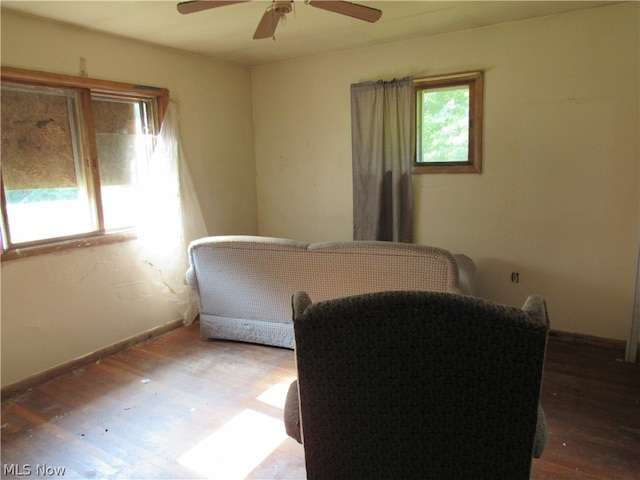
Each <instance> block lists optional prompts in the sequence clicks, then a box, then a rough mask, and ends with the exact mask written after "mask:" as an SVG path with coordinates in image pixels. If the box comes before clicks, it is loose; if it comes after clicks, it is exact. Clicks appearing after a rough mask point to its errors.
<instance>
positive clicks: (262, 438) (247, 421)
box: [178, 410, 287, 480]
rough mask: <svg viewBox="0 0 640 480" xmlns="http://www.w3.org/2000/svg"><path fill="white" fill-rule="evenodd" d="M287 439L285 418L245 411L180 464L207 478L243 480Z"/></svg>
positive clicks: (188, 454)
mask: <svg viewBox="0 0 640 480" xmlns="http://www.w3.org/2000/svg"><path fill="white" fill-rule="evenodd" d="M286 438H287V435H286V433H285V431H284V427H283V424H282V421H281V420H276V419H275V418H273V417H270V416H268V415H264V414H262V413H259V412H256V411H255V410H244V411H243V412H241V413H240V414H239V415H238V416H237V417H235V418H234V419H233V420H231V421H230V422H229V423H227V424H225V425H224V426H223V427H221V428H220V429H219V430H218V431H216V432H215V433H214V434H212V435H210V436H209V437H207V438H205V439H204V440H203V441H202V442H200V443H199V444H198V445H196V446H195V447H193V448H192V449H191V450H189V451H188V452H187V453H185V454H184V455H182V456H181V457H180V458H178V463H180V464H182V465H184V466H185V467H187V468H189V469H190V470H192V471H194V472H196V473H198V474H200V475H202V476H204V477H206V478H211V479H213V478H215V479H222V478H224V479H225V480H241V479H244V478H246V476H247V475H248V474H249V473H251V471H252V470H253V469H254V468H255V467H256V466H258V465H259V464H260V463H261V462H262V461H263V460H264V459H265V458H267V456H269V454H270V453H271V452H272V451H273V450H275V449H276V448H277V447H278V445H280V443H282V442H283V441H284V440H285V439H286Z"/></svg>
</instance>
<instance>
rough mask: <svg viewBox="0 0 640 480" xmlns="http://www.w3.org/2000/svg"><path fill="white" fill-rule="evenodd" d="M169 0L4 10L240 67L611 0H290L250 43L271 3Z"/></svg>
mask: <svg viewBox="0 0 640 480" xmlns="http://www.w3.org/2000/svg"><path fill="white" fill-rule="evenodd" d="M176 3H177V2H175V1H166V0H162V1H148V0H147V1H122V0H120V1H108V2H105V1H93V0H91V1H88V0H82V1H5V0H2V2H1V5H2V8H3V9H9V10H12V11H15V12H21V13H24V14H28V15H33V16H38V17H44V18H47V19H51V20H55V21H59V22H64V23H68V24H72V25H77V26H82V27H83V28H88V29H91V30H97V31H100V32H106V33H109V34H114V35H118V36H123V37H128V38H132V39H136V40H141V41H144V42H149V43H153V44H157V45H162V46H166V47H171V48H177V49H180V50H185V51H189V52H193V53H197V54H201V55H206V56H210V57H214V58H217V59H221V60H227V61H230V62H234V63H240V64H245V65H262V64H267V63H273V62H280V61H284V60H291V59H295V58H302V57H309V56H317V55H323V54H328V53H332V52H338V51H344V50H352V49H357V48H363V47H369V46H373V45H380V44H384V43H392V42H398V41H403V40H409V39H412V38H418V37H426V36H431V35H438V34H442V33H447V32H452V31H458V30H467V29H470V28H477V27H483V26H487V25H492V24H497V23H503V22H511V21H517V20H524V19H528V18H535V17H541V16H547V15H554V14H558V13H562V12H567V11H571V10H579V9H585V8H594V7H600V6H603V5H609V4H613V3H620V2H613V1H553V2H547V1H496V2H487V1H479V0H476V1H421V0H414V1H398V0H396V1H366V0H365V1H358V0H355V3H360V4H363V5H367V6H370V7H374V8H377V9H380V10H382V12H383V15H382V18H381V19H380V20H379V21H378V22H377V23H367V22H363V21H360V20H356V19H353V18H350V17H346V16H344V15H339V14H336V13H331V12H327V11H325V10H321V9H318V8H313V7H311V6H309V5H306V4H305V3H304V1H303V0H296V2H295V11H294V12H291V13H290V14H289V15H288V16H287V22H286V24H285V25H280V26H279V27H278V29H277V32H276V36H275V40H274V39H271V38H269V39H265V40H253V39H252V37H253V33H254V31H255V29H256V26H257V25H258V22H259V21H260V18H261V17H262V14H263V13H264V11H265V10H266V8H267V7H268V6H269V5H270V3H271V1H270V0H254V1H251V2H248V3H241V4H235V5H227V6H224V7H219V8H214V9H211V10H206V11H201V12H198V13H192V14H189V15H181V14H179V13H178V11H177V9H176Z"/></svg>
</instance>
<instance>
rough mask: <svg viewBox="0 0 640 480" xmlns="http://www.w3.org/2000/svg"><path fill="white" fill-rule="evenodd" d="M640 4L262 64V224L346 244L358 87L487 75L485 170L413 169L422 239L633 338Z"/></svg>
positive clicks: (507, 287)
mask: <svg viewBox="0 0 640 480" xmlns="http://www.w3.org/2000/svg"><path fill="white" fill-rule="evenodd" d="M638 7H639V5H638V4H637V3H633V4H625V5H619V6H607V7H604V8H598V9H591V10H586V11H580V12H576V13H569V14H565V15H558V16H553V17H546V18H541V19H536V20H530V21H524V22H516V23H509V24H503V25H498V26H493V27H487V28H480V29H475V30H470V31H465V32H460V33H455V34H448V35H442V36H437V37H432V38H425V39H421V40H416V41H410V42H403V43H396V44H392V45H388V46H383V47H377V48H370V49H363V50H357V51H352V52H348V53H342V54H336V55H327V56H323V57H318V58H312V59H306V60H301V61H294V62H287V63H281V64H276V65H270V66H263V67H257V68H255V69H254V70H253V75H252V83H253V108H254V125H255V149H256V169H257V179H258V219H259V231H260V233H261V234H262V235H271V236H283V237H291V238H297V239H300V240H305V241H321V240H336V239H343V240H347V239H351V236H352V233H351V221H352V204H351V194H352V189H351V139H350V106H349V85H350V84H351V83H357V82H361V81H368V80H377V79H386V80H389V79H392V78H394V77H396V78H400V77H404V76H406V75H437V74H443V73H452V72H459V71H466V70H476V69H482V70H484V71H485V115H484V125H485V134H484V170H483V173H482V174H481V175H421V176H416V177H414V186H415V193H414V196H415V207H416V209H415V238H414V241H416V242H418V243H425V244H431V245H437V246H441V247H444V248H447V249H450V250H452V251H455V252H464V253H467V254H468V255H470V256H471V257H472V258H473V259H474V260H475V261H476V263H477V266H478V293H479V294H480V295H481V296H483V297H485V298H488V299H491V300H495V301H499V302H503V303H508V304H514V305H521V304H522V302H523V301H524V300H525V298H526V297H527V296H528V295H529V294H538V295H542V296H543V297H545V298H546V299H547V301H548V305H549V310H550V313H551V321H552V328H554V329H557V330H562V331H568V332H578V333H581V334H588V335H595V336H600V337H606V338H615V339H625V338H626V336H627V334H628V331H629V324H630V319H631V310H632V302H633V288H634V268H635V258H636V253H637V251H636V250H637V241H638V230H639V217H640V213H639V208H638V203H639V183H638V178H639V175H640V172H639V155H638V149H639V146H638V145H639V139H638V135H639V134H638V132H639V107H638V104H639V98H638V85H639V81H640V78H639V51H638V45H639V38H638V29H639V28H638V26H639V15H638ZM512 271H517V272H519V273H520V283H519V284H517V285H514V284H512V283H511V282H510V274H511V272H512Z"/></svg>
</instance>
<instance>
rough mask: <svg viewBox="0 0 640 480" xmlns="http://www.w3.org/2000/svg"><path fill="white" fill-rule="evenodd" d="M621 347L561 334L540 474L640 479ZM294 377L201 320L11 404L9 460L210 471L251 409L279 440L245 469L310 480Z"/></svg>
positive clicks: (99, 469) (140, 471) (545, 392)
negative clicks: (296, 430) (292, 412)
mask: <svg viewBox="0 0 640 480" xmlns="http://www.w3.org/2000/svg"><path fill="white" fill-rule="evenodd" d="M622 355H623V352H620V351H618V350H615V349H610V348H606V347H603V346H601V345H580V344H577V343H575V342H566V341H562V340H561V339H554V338H550V341H549V348H548V354H547V361H546V365H545V373H544V379H543V385H542V399H541V401H542V405H543V406H544V409H545V413H546V415H547V419H548V423H549V441H548V444H547V447H546V449H545V452H544V453H543V456H542V458H540V459H535V460H534V461H533V467H532V474H531V478H532V479H533V480H551V479H553V480H564V479H567V480H569V479H580V480H582V479H585V480H605V479H606V480H611V479H621V480H634V479H635V480H638V479H640V458H639V457H640V456H639V455H638V453H639V452H640V383H639V382H640V367H639V366H638V364H628V363H623V362H619V361H617V359H618V358H620V357H621V356H622ZM293 378H295V359H294V354H293V352H292V351H291V350H287V349H281V348H276V347H267V346H261V345H250V344H243V343H236V342H224V341H202V340H200V338H199V331H198V325H197V324H194V325H192V326H189V327H183V328H178V329H175V330H172V331H170V332H167V333H165V334H163V335H161V336H159V337H156V338H154V339H151V340H149V341H146V342H144V343H142V344H139V345H136V346H133V347H131V348H128V349H127V350H123V351H121V352H119V353H117V354H115V355H113V356H110V357H107V358H104V359H102V360H101V361H99V362H93V363H90V364H88V365H85V366H83V367H81V368H78V369H76V370H74V371H72V372H69V373H65V374H64V375H61V376H59V377H56V378H53V379H51V380H50V381H48V382H46V383H44V384H42V385H39V386H37V387H35V388H33V389H32V390H31V391H29V392H27V393H24V394H22V395H18V396H16V397H13V398H9V399H6V400H4V401H3V402H2V419H1V424H2V429H1V434H2V462H3V464H4V465H8V466H9V467H11V466H12V465H28V466H31V467H33V469H35V466H36V465H45V464H46V465H49V466H51V467H65V468H66V469H67V470H66V474H65V477H64V478H109V479H132V478H136V479H163V478H166V479H195V478H204V476H203V475H201V474H199V473H198V472H199V471H201V470H198V468H199V467H198V465H195V464H194V462H195V461H196V460H197V461H198V462H201V463H202V464H203V465H205V467H206V466H207V465H209V467H210V466H211V465H212V464H213V463H212V462H213V457H214V456H215V453H216V452H211V451H208V450H207V449H206V448H204V451H205V452H206V454H205V455H204V456H203V458H195V459H194V458H193V457H196V455H195V454H194V452H199V451H200V450H202V449H203V446H205V447H206V445H209V444H216V445H221V447H219V448H222V449H224V447H225V444H228V445H234V443H233V442H237V441H238V438H239V442H240V445H243V448H248V445H249V444H250V440H251V438H252V437H253V436H254V435H255V433H256V432H255V431H254V430H255V428H253V427H251V426H246V425H241V422H239V419H242V418H245V417H247V415H249V418H254V419H257V421H258V422H259V423H261V424H262V423H264V425H267V426H270V425H274V426H275V430H273V431H272V430H268V429H267V431H265V432H264V434H265V435H266V437H265V438H267V440H266V441H271V442H274V443H273V448H271V447H269V448H270V450H269V452H268V453H267V454H266V455H264V453H260V452H257V453H260V455H259V456H258V457H257V458H253V459H251V457H252V455H251V454H252V453H256V452H250V451H247V452H239V453H241V456H240V457H239V458H240V459H239V460H238V462H240V463H247V462H249V463H247V464H246V465H243V468H244V467H246V468H244V470H243V471H245V472H246V473H244V474H243V476H244V477H246V478H251V479H267V478H269V479H284V478H287V479H302V478H305V468H304V451H303V448H302V446H301V445H299V444H298V443H296V442H295V441H294V440H292V439H290V438H288V437H284V436H283V432H284V425H283V423H282V405H283V403H284V396H283V395H284V393H283V392H286V387H287V386H288V384H289V383H290V382H291V380H292V379H293ZM265 392H268V393H274V392H275V401H274V400H271V399H269V398H265ZM256 425H257V424H256ZM254 427H255V426H254ZM252 428H253V429H252ZM221 432H222V433H224V434H225V435H228V436H227V437H225V436H223V437H220V435H221ZM232 435H235V436H237V437H238V438H234V437H233V436H232ZM208 442H209V443H208ZM211 442H213V443H211ZM215 442H217V443H215ZM199 449H200V450H199ZM236 450H237V449H236ZM240 450H242V448H240ZM232 453H238V452H232ZM245 453H246V455H245ZM257 453H256V455H257ZM187 460H189V461H191V463H190V464H189V461H187ZM200 468H201V469H202V468H204V467H202V465H201V466H200ZM9 470H11V468H9ZM10 473H11V472H9V471H8V470H7V467H5V468H4V469H3V472H2V478H15V477H17V476H16V475H11V474H10ZM14 473H15V470H14ZM31 476H35V475H31ZM219 478H225V480H232V478H233V477H231V478H229V477H228V476H224V475H223V474H221V475H220V476H219Z"/></svg>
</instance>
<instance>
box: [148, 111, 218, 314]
mask: <svg viewBox="0 0 640 480" xmlns="http://www.w3.org/2000/svg"><path fill="white" fill-rule="evenodd" d="M139 169H140V171H139V172H138V179H139V187H140V188H139V194H140V197H139V200H138V202H137V205H138V206H139V207H140V209H139V212H138V213H139V215H138V225H137V232H138V247H139V255H140V257H141V259H142V261H143V262H145V263H146V264H147V265H148V266H149V267H150V268H151V269H153V271H154V281H155V283H156V285H157V286H158V288H159V289H160V290H161V291H162V294H163V296H164V297H165V298H166V299H167V301H169V302H170V303H171V304H173V305H174V306H175V308H176V310H177V311H178V313H179V315H180V317H181V318H182V319H183V321H184V322H185V323H186V324H189V323H191V322H192V321H193V319H194V318H195V317H196V315H197V313H198V304H197V300H196V297H195V295H194V294H193V292H192V291H191V290H190V289H189V287H188V285H187V284H186V280H185V274H186V271H187V268H188V267H189V261H188V258H187V247H188V245H189V242H191V241H192V240H195V239H197V238H200V237H204V236H206V235H207V229H206V226H205V223H204V219H203V216H202V211H201V209H200V204H199V203H198V199H197V197H196V194H195V190H194V187H193V182H192V179H191V175H190V174H189V170H188V167H187V164H186V161H185V159H184V154H183V149H182V145H181V143H180V135H179V129H178V112H177V106H176V104H175V102H173V101H172V102H170V103H169V106H168V108H167V112H166V113H165V116H164V120H163V122H162V127H161V130H160V133H159V135H158V136H157V138H156V146H155V149H154V151H153V155H152V156H151V159H150V161H149V162H148V163H146V164H143V165H139Z"/></svg>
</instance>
